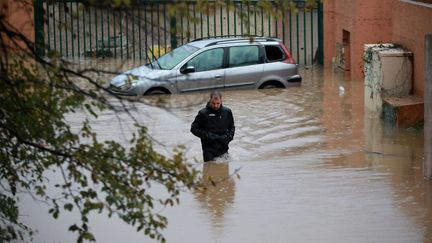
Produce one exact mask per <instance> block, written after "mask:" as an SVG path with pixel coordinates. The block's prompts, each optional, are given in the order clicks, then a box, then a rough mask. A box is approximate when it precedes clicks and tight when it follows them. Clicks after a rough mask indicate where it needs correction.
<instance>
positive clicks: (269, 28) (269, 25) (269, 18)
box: [267, 14, 272, 36]
mask: <svg viewBox="0 0 432 243" xmlns="http://www.w3.org/2000/svg"><path fill="white" fill-rule="evenodd" d="M267 16H268V18H267V28H268V33H269V36H272V33H271V16H270V14H268V15H267Z"/></svg>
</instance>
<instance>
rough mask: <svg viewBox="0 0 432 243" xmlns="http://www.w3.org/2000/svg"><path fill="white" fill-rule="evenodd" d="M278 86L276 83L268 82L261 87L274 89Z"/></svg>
mask: <svg viewBox="0 0 432 243" xmlns="http://www.w3.org/2000/svg"><path fill="white" fill-rule="evenodd" d="M274 88H277V87H276V85H274V84H266V85H263V86H262V87H261V89H274Z"/></svg>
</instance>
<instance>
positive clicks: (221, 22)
mask: <svg viewBox="0 0 432 243" xmlns="http://www.w3.org/2000/svg"><path fill="white" fill-rule="evenodd" d="M220 28H221V31H220V33H221V35H222V36H223V35H224V34H223V8H222V5H221V6H220Z"/></svg>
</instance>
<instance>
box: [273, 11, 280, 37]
mask: <svg viewBox="0 0 432 243" xmlns="http://www.w3.org/2000/svg"><path fill="white" fill-rule="evenodd" d="M278 13H279V9H276V14H275V19H274V23H275V36H276V37H279V33H278V32H279V31H278V26H279V25H278V21H279V18H278V16H277V15H278Z"/></svg>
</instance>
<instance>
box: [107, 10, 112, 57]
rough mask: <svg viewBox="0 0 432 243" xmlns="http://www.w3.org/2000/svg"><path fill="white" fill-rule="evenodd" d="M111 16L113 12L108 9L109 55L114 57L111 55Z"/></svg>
mask: <svg viewBox="0 0 432 243" xmlns="http://www.w3.org/2000/svg"><path fill="white" fill-rule="evenodd" d="M110 15H111V11H110V9H107V38H108V53H109V55H112V54H111V53H112V52H111V31H110V28H111V27H110V26H111V25H110Z"/></svg>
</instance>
